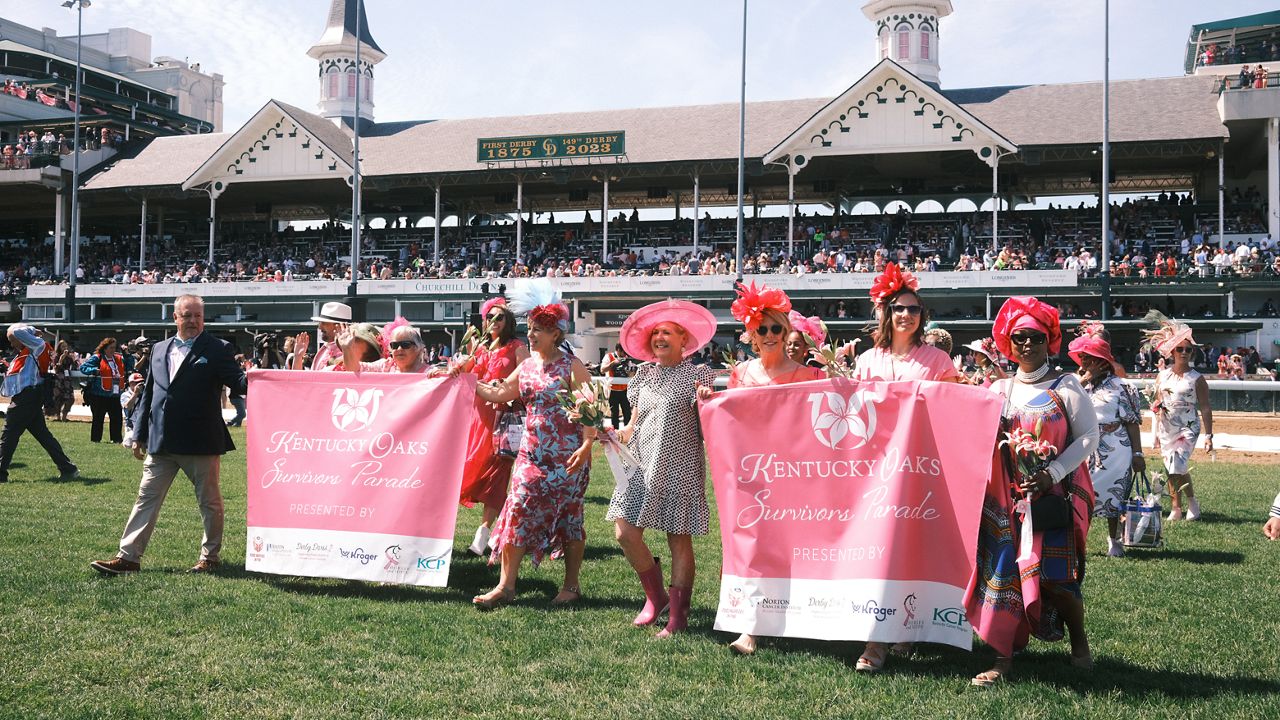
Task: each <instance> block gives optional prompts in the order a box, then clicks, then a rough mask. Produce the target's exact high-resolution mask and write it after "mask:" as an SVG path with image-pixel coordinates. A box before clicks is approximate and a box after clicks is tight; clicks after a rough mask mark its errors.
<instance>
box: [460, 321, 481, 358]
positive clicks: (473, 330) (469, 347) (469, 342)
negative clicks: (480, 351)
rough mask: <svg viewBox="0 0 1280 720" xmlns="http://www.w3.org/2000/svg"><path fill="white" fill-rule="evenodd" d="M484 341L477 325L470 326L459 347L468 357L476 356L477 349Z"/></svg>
mask: <svg viewBox="0 0 1280 720" xmlns="http://www.w3.org/2000/svg"><path fill="white" fill-rule="evenodd" d="M482 340H483V337H482V336H481V333H480V329H479V328H477V327H476V326H475V325H468V326H467V331H466V332H465V333H463V334H462V342H460V343H458V347H460V348H463V349H464V352H466V354H468V355H475V354H476V348H477V347H478V346H479V345H480V343H481V341H482Z"/></svg>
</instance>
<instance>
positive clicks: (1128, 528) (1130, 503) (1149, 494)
mask: <svg viewBox="0 0 1280 720" xmlns="http://www.w3.org/2000/svg"><path fill="white" fill-rule="evenodd" d="M1120 512H1122V513H1124V536H1123V538H1122V540H1123V542H1124V546H1125V547H1127V548H1131V547H1136V548H1155V547H1160V546H1161V545H1163V544H1164V525H1163V522H1162V513H1163V512H1164V508H1163V507H1161V505H1160V493H1158V492H1154V491H1153V490H1152V486H1151V479H1150V478H1149V477H1147V473H1146V471H1145V470H1144V471H1143V472H1142V473H1141V474H1140V475H1138V476H1137V477H1136V478H1134V481H1133V485H1132V486H1131V488H1130V496H1129V497H1128V498H1127V499H1125V501H1124V502H1122V503H1120Z"/></svg>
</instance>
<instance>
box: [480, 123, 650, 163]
mask: <svg viewBox="0 0 1280 720" xmlns="http://www.w3.org/2000/svg"><path fill="white" fill-rule="evenodd" d="M626 153H627V134H626V133H625V132H622V131H621V130H619V131H616V132H591V133H578V134H576V135H525V136H523V137H507V138H480V139H479V140H477V141H476V162H503V161H506V160H552V159H560V158H578V157H608V156H610V155H625V154H626Z"/></svg>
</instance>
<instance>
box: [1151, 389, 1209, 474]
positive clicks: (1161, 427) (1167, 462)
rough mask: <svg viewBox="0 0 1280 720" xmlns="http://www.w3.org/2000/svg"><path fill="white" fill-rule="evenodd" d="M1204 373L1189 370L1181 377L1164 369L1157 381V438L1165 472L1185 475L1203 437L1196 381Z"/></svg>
mask: <svg viewBox="0 0 1280 720" xmlns="http://www.w3.org/2000/svg"><path fill="white" fill-rule="evenodd" d="M1199 379H1200V373H1198V372H1196V371H1195V370H1188V371H1187V372H1186V373H1185V374H1183V375H1178V374H1177V373H1175V372H1174V371H1173V370H1172V369H1170V370H1162V371H1161V372H1160V376H1159V378H1157V379H1156V394H1157V397H1156V402H1158V403H1159V405H1160V411H1159V412H1157V413H1156V421H1155V431H1156V432H1155V435H1156V439H1157V440H1159V441H1160V455H1161V457H1163V458H1164V468H1165V471H1166V472H1168V473H1170V474H1172V475H1185V474H1186V473H1187V471H1188V470H1189V469H1190V467H1189V464H1190V462H1191V452H1192V451H1193V450H1195V448H1196V440H1198V439H1199V438H1200V415H1199V409H1200V403H1199V401H1198V400H1197V399H1196V381H1197V380H1199Z"/></svg>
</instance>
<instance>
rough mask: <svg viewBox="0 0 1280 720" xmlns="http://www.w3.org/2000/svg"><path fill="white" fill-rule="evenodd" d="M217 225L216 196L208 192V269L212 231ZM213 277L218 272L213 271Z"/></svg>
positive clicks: (210, 260) (211, 255)
mask: <svg viewBox="0 0 1280 720" xmlns="http://www.w3.org/2000/svg"><path fill="white" fill-rule="evenodd" d="M217 225H218V198H216V197H214V195H213V193H209V269H210V270H213V231H214V229H215V228H216V227H217ZM213 277H214V278H217V277H218V274H217V273H216V272H214V274H213Z"/></svg>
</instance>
